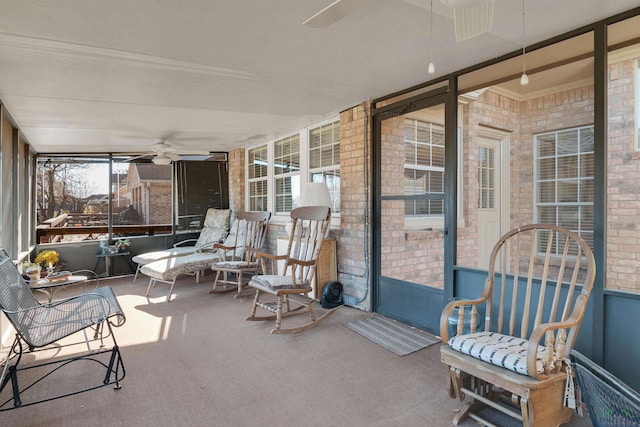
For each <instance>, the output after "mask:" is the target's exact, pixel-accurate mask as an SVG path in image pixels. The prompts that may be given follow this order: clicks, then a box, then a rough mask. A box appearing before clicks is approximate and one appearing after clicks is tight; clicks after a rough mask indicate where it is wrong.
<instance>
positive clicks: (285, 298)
mask: <svg viewBox="0 0 640 427" xmlns="http://www.w3.org/2000/svg"><path fill="white" fill-rule="evenodd" d="M330 218H331V209H329V208H328V207H325V206H305V207H300V208H296V209H294V210H292V211H291V219H292V221H293V225H292V229H291V235H290V237H289V244H288V248H287V253H286V254H284V255H270V254H267V253H264V252H260V253H259V254H258V258H259V259H260V262H261V266H262V273H263V274H261V275H256V276H253V277H252V278H251V281H250V282H249V286H251V287H253V288H255V290H256V293H255V298H254V300H253V307H252V308H251V315H250V316H249V317H248V318H247V320H274V319H275V321H276V326H275V328H274V329H273V330H272V331H271V333H272V334H291V333H296V332H302V331H305V330H307V329H311V328H313V327H315V326H317V325H318V324H319V323H320V322H322V321H323V320H325V319H326V318H327V317H328V316H329V315H330V314H331V313H333V311H335V310H336V309H337V308H339V307H336V308H334V309H333V310H331V311H328V312H326V313H325V314H324V315H322V316H321V317H318V318H316V316H315V314H314V312H313V307H312V303H313V301H314V300H313V299H312V298H309V292H311V291H312V290H313V288H312V281H313V280H315V279H316V274H315V273H316V261H317V259H318V253H319V252H320V246H321V245H322V241H323V240H324V238H325V237H326V235H327V232H328V229H329V220H330ZM279 264H280V265H279ZM265 294H266V295H265ZM264 296H266V297H267V300H262V298H263V297H264ZM269 296H271V297H269ZM274 297H275V300H274ZM295 297H298V298H301V299H302V300H296V299H295ZM292 304H295V305H296V306H295V308H293V309H292V308H291V305H292ZM258 308H262V309H264V310H267V311H269V312H270V313H273V314H274V315H270V316H256V311H257V309H258ZM304 308H306V310H302V309H304ZM305 313H307V314H308V315H309V316H310V318H311V321H310V322H309V323H307V324H305V325H303V326H298V327H293V328H282V318H283V317H288V316H292V315H296V314H305Z"/></svg>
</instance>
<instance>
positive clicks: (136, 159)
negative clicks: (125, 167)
mask: <svg viewBox="0 0 640 427" xmlns="http://www.w3.org/2000/svg"><path fill="white" fill-rule="evenodd" d="M153 157H154V155H153V154H140V155H138V156H132V157H129V158H128V159H125V160H123V163H148V162H150V161H151V159H152V158H153Z"/></svg>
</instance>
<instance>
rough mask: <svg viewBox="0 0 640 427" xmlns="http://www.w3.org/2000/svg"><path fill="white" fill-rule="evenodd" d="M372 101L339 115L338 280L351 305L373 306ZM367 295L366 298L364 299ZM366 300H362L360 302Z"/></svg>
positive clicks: (364, 307)
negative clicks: (371, 244)
mask: <svg viewBox="0 0 640 427" xmlns="http://www.w3.org/2000/svg"><path fill="white" fill-rule="evenodd" d="M370 113H371V105H370V103H366V104H361V105H357V106H355V107H353V108H350V109H348V110H345V111H343V112H342V113H341V114H340V181H341V183H340V217H341V221H340V232H339V236H336V237H337V246H338V273H339V274H338V280H339V281H340V282H341V283H342V284H343V285H344V293H345V294H346V295H350V296H352V297H354V298H348V297H347V298H346V302H347V303H349V304H355V303H357V307H359V308H363V309H367V310H368V309H370V307H371V293H370V292H369V287H370V286H371V281H370V280H369V266H368V262H369V254H370V242H371V230H370V219H371V215H370V212H369V188H370V187H371V183H370V182H368V181H369V180H368V177H369V176H370V171H369V169H368V168H369V153H370V150H371V135H370V132H369V129H370ZM363 298H364V299H363ZM361 299H363V301H360V300H361Z"/></svg>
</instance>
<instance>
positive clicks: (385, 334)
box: [344, 315, 440, 356]
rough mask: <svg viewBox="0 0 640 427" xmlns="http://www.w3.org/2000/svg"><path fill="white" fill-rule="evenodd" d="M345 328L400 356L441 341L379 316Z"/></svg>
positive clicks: (359, 321) (418, 330) (347, 324)
mask: <svg viewBox="0 0 640 427" xmlns="http://www.w3.org/2000/svg"><path fill="white" fill-rule="evenodd" d="M344 326H346V327H347V328H349V329H351V330H352V331H354V332H355V333H357V334H358V335H362V336H363V337H365V338H367V339H368V340H370V341H373V342H374V343H376V344H378V345H379V346H381V347H384V348H386V349H387V350H389V351H392V352H393V353H395V354H397V355H398V356H406V355H407V354H411V353H413V352H414V351H418V350H421V349H423V348H426V347H428V346H430V345H432V344H435V343H437V342H439V341H440V340H439V339H437V338H435V337H434V336H433V335H430V334H428V333H426V332H424V331H421V330H420V329H417V328H414V327H412V326H409V325H405V324H404V323H400V322H397V321H395V320H391V319H387V318H386V317H383V316H378V315H376V316H371V317H367V318H366V319H361V320H355V321H353V322H349V323H345V325H344Z"/></svg>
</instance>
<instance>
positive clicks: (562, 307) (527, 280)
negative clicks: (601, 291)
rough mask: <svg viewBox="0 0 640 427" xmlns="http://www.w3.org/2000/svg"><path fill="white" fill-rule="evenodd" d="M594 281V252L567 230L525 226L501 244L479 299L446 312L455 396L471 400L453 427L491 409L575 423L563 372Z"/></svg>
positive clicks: (444, 332) (531, 421) (443, 323)
mask: <svg viewBox="0 0 640 427" xmlns="http://www.w3.org/2000/svg"><path fill="white" fill-rule="evenodd" d="M594 278H595V260H594V258H593V254H592V252H591V249H589V246H588V245H587V243H586V242H585V241H584V240H582V239H581V238H580V237H578V236H577V235H576V234H574V233H572V232H570V231H568V230H565V229H563V228H560V227H557V226H554V225H541V224H532V225H524V226H521V227H517V228H515V229H513V230H511V231H509V232H508V233H507V234H505V235H504V236H503V237H502V238H501V239H500V240H499V241H498V243H497V244H496V245H495V246H494V248H493V251H492V253H491V258H490V265H489V274H488V277H487V279H486V281H485V285H484V290H483V291H482V295H481V296H480V298H478V299H473V300H455V301H452V302H450V303H449V304H447V305H446V306H445V308H444V310H443V312H442V316H441V317H440V335H441V337H442V340H443V341H444V342H445V343H447V344H448V345H447V344H445V345H443V346H442V347H441V349H440V350H441V360H442V362H444V363H445V364H446V365H447V366H448V370H449V395H450V396H451V397H452V398H454V399H459V400H461V401H463V400H465V397H466V396H468V397H470V398H471V400H470V402H469V403H468V404H467V406H466V407H465V409H464V410H462V411H461V412H460V413H458V414H457V415H456V417H455V418H454V420H453V423H454V424H455V425H458V423H460V422H462V421H463V420H465V419H466V418H467V417H471V418H473V419H475V420H476V421H479V422H480V423H481V424H483V425H491V423H489V422H488V421H487V420H485V419H484V418H482V416H480V415H478V412H479V411H480V410H482V409H484V408H486V407H487V406H490V407H492V408H494V409H497V410H499V411H501V412H503V413H504V414H506V415H509V416H511V417H513V418H516V419H517V420H520V421H521V422H522V424H523V425H524V426H527V427H530V426H534V425H535V426H536V427H544V426H558V425H560V424H563V423H566V422H569V421H570V420H571V414H572V410H571V409H570V408H568V407H566V406H565V404H564V403H565V391H566V385H567V376H568V374H567V371H566V370H565V369H566V366H567V365H568V364H569V363H570V362H569V352H570V351H571V349H572V348H573V346H574V344H575V341H576V335H577V334H578V331H579V329H580V324H581V322H582V318H583V316H584V311H585V308H586V306H587V302H588V299H589V294H590V292H591V287H592V286H593V281H594ZM482 323H484V326H483V329H484V331H482V332H476V325H477V324H480V325H481V326H482ZM451 324H455V325H456V329H457V331H455V336H453V337H449V327H450V326H451ZM569 371H570V370H569Z"/></svg>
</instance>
